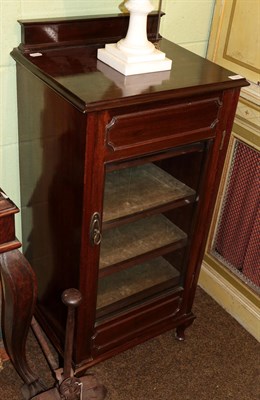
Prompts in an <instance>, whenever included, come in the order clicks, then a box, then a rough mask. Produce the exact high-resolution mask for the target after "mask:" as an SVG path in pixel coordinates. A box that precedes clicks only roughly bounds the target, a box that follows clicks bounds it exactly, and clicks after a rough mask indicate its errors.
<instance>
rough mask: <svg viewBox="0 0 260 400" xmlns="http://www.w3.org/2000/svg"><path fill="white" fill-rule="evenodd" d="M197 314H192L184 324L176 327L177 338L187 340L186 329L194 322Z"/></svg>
mask: <svg viewBox="0 0 260 400" xmlns="http://www.w3.org/2000/svg"><path fill="white" fill-rule="evenodd" d="M194 319H195V316H194V315H193V314H191V316H190V318H189V319H188V320H187V321H185V322H184V323H183V324H181V325H179V326H178V327H177V328H176V332H175V338H176V339H177V340H179V341H180V342H181V341H183V340H185V330H186V329H187V328H188V327H189V326H190V325H191V324H192V323H193V321H194Z"/></svg>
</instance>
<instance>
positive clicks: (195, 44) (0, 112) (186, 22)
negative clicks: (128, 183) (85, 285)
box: [0, 0, 215, 238]
mask: <svg viewBox="0 0 260 400" xmlns="http://www.w3.org/2000/svg"><path fill="white" fill-rule="evenodd" d="M214 2H215V1H214V0H185V1H183V0H164V1H163V10H164V11H165V12H166V16H164V17H163V19H162V24H161V30H160V32H161V34H162V35H163V36H165V37H167V38H168V39H170V40H172V41H174V42H176V43H179V44H180V45H182V46H184V47H186V48H188V49H190V50H191V51H194V52H196V53H198V54H200V55H202V56H204V55H205V54H206V48H207V43H208V37H209V30H210V24H211V17H212V13H213V8H214ZM152 3H153V4H154V5H155V8H156V9H157V4H158V3H159V1H157V0H152ZM119 4H120V1H117V0H95V1H93V0H73V1H72V0H0V187H1V188H2V189H3V190H4V191H5V192H6V193H7V194H8V195H9V196H10V198H12V199H13V200H14V202H15V203H16V204H17V205H18V207H19V205H20V195H19V165H18V144H17V129H18V128H17V109H16V75H15V63H14V61H13V60H12V58H11V57H10V55H9V53H10V51H11V50H12V48H13V47H16V46H17V45H18V44H19V43H20V27H19V24H18V23H17V20H18V19H28V18H45V17H62V16H78V15H93V14H109V13H118V12H119V8H118V6H119ZM16 225H17V226H16V231H17V236H18V238H21V236H20V232H21V229H20V217H19V215H18V216H17V220H16Z"/></svg>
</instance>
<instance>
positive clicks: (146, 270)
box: [97, 257, 180, 311]
mask: <svg viewBox="0 0 260 400" xmlns="http://www.w3.org/2000/svg"><path fill="white" fill-rule="evenodd" d="M179 276H180V273H179V271H178V270H177V269H175V268H174V267H173V266H172V265H171V264H170V263H168V262H167V261H166V260H165V259H164V258H163V257H158V258H156V259H153V260H150V261H149V262H146V263H143V264H139V265H136V266H134V267H132V268H129V269H127V270H123V271H119V272H118V273H116V274H113V275H110V276H107V277H105V278H103V279H100V280H99V286H98V297H97V309H98V310H99V309H101V308H103V307H106V306H108V305H110V304H113V303H117V302H119V303H118V304H117V306H116V308H118V307H119V306H120V305H121V306H123V300H124V299H126V298H127V303H128V304H130V303H132V302H134V301H137V300H140V299H143V298H144V297H147V296H151V295H152V294H155V293H156V294H158V293H160V289H161V290H163V289H165V288H166V286H169V287H172V286H173V285H172V284H173V282H172V280H175V283H176V284H177V283H178V282H179ZM140 294H141V295H140ZM111 311H112V308H111Z"/></svg>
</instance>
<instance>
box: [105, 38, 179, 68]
mask: <svg viewBox="0 0 260 400" xmlns="http://www.w3.org/2000/svg"><path fill="white" fill-rule="evenodd" d="M98 59H99V60H101V61H103V62H104V63H106V64H108V65H110V66H111V67H112V68H114V69H116V70H117V71H119V72H121V73H122V74H124V75H126V76H127V75H137V74H144V73H148V72H157V71H168V70H169V69H171V66H172V60H170V59H169V58H166V57H165V53H163V52H162V51H160V50H157V49H154V51H153V52H151V53H149V54H143V55H141V54H138V55H135V54H128V53H126V52H124V51H122V50H120V49H118V47H117V44H107V45H106V46H105V48H104V49H98Z"/></svg>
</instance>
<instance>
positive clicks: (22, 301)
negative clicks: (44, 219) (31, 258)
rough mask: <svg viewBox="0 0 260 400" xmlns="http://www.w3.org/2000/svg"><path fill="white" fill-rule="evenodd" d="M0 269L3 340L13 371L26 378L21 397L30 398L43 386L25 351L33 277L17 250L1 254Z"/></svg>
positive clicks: (31, 309) (30, 310) (31, 313)
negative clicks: (33, 370) (29, 363)
mask: <svg viewBox="0 0 260 400" xmlns="http://www.w3.org/2000/svg"><path fill="white" fill-rule="evenodd" d="M0 271H1V281H2V288H3V302H2V303H3V304H2V308H3V309H2V330H3V336H4V344H5V347H6V350H7V352H8V354H9V356H10V359H11V361H12V363H13V365H14V367H15V369H16V371H17V372H18V374H19V375H20V376H21V378H22V379H23V381H24V382H25V385H24V387H23V390H22V391H23V395H24V398H26V399H29V398H31V397H32V396H33V395H35V394H36V393H39V392H41V391H42V390H44V389H45V388H44V386H43V384H42V383H41V382H40V380H39V378H38V376H37V375H35V374H34V373H33V372H32V370H31V368H30V367H29V365H28V363H27V360H26V354H25V346H26V339H27V336H28V331H29V327H30V324H31V320H32V316H33V313H34V307H35V301H36V291H37V285H36V279H35V275H34V272H33V270H32V268H31V266H30V264H29V263H28V261H27V260H26V259H25V257H24V256H23V254H22V253H21V252H20V251H19V250H12V251H7V252H5V253H3V254H0Z"/></svg>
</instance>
